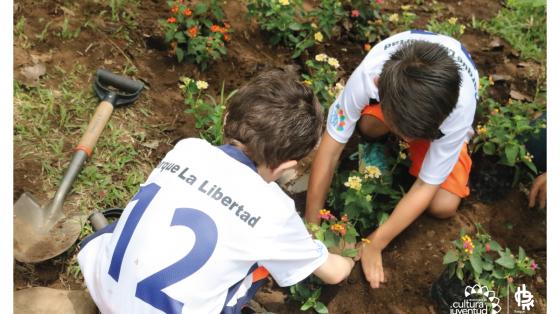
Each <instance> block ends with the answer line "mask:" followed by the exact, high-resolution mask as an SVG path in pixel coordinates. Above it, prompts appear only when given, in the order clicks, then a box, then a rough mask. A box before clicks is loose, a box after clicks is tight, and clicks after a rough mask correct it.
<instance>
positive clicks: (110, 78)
mask: <svg viewBox="0 0 560 314" xmlns="http://www.w3.org/2000/svg"><path fill="white" fill-rule="evenodd" d="M97 79H98V80H99V81H100V83H102V84H104V85H110V86H113V87H115V88H117V89H119V90H124V91H125V92H127V93H131V94H135V93H137V92H139V91H140V90H142V88H144V83H142V82H140V81H135V80H131V79H129V78H126V77H124V76H120V75H116V74H113V73H111V72H109V71H107V70H104V69H98V70H97Z"/></svg>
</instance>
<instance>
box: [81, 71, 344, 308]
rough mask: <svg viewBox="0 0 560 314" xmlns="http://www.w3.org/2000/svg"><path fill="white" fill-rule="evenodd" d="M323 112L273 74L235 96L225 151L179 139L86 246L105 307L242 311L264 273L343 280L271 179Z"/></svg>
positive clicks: (290, 163)
mask: <svg viewBox="0 0 560 314" xmlns="http://www.w3.org/2000/svg"><path fill="white" fill-rule="evenodd" d="M320 108H321V107H320V105H319V103H318V101H317V99H316V97H315V96H314V95H313V92H312V91H311V90H310V89H309V88H308V87H306V86H305V85H303V84H301V83H299V82H297V81H296V80H294V79H292V78H291V77H290V76H289V75H288V74H286V73H284V72H282V71H279V70H275V71H270V72H266V73H263V74H262V75H259V76H258V77H256V78H255V79H254V80H252V81H251V82H250V83H249V84H247V85H246V86H244V87H243V88H241V89H240V90H239V91H238V92H237V93H236V94H235V95H234V96H233V98H232V99H231V101H230V103H229V106H228V108H227V110H226V114H225V125H224V137H225V139H226V143H228V144H226V145H223V146H219V147H216V146H212V145H211V144H209V143H208V142H206V141H204V140H201V139H195V138H190V139H185V140H182V141H180V142H179V143H178V144H177V145H176V146H175V148H174V149H173V150H171V151H170V152H169V153H168V154H167V155H166V156H165V158H164V159H163V160H162V161H161V162H160V164H159V165H158V166H157V167H156V168H155V169H154V170H153V171H152V173H151V174H150V176H149V178H148V179H147V181H146V182H145V183H144V184H142V185H141V187H140V191H139V192H138V193H137V194H136V195H135V196H134V197H133V198H132V200H131V201H130V202H129V203H128V205H127V206H126V208H125V210H124V213H123V215H122V217H121V218H120V219H119V221H118V222H117V223H115V224H112V225H110V226H108V227H106V228H104V229H102V230H100V231H99V232H97V233H95V234H94V235H93V236H91V237H90V238H87V239H86V240H85V241H84V242H83V243H82V245H81V251H80V253H79V254H78V261H79V264H80V267H81V269H82V273H83V275H84V279H85V282H86V284H87V286H88V289H89V292H90V294H91V296H92V297H93V300H94V301H95V303H96V304H97V306H98V307H99V309H100V311H101V312H102V313H220V312H221V313H239V312H240V310H241V307H242V306H243V305H244V304H246V303H247V302H248V301H249V300H250V298H251V297H252V295H253V294H254V293H255V291H256V289H257V288H258V287H259V285H261V284H262V283H263V281H264V279H266V277H267V275H268V274H269V273H270V275H272V277H273V278H274V279H275V280H276V282H277V283H278V284H279V285H280V286H289V285H293V284H295V283H297V282H299V281H301V280H303V279H304V278H306V277H307V276H309V275H310V274H312V273H314V274H315V275H317V276H318V277H319V278H321V279H322V280H323V281H325V282H326V283H331V284H334V283H338V282H340V281H341V280H343V279H344V278H345V277H347V276H348V274H349V273H350V270H351V269H352V267H353V265H354V262H353V261H352V260H351V259H350V258H346V257H342V256H340V255H334V254H330V253H329V252H328V251H327V249H326V247H325V246H324V245H323V244H322V243H321V242H319V241H317V240H313V239H312V238H311V236H310V235H309V233H308V231H307V230H306V228H305V225H304V223H303V221H302V219H301V218H300V217H299V216H298V214H297V212H296V211H295V207H294V202H293V200H292V199H290V198H289V197H288V196H287V195H286V194H285V193H284V192H283V191H282V190H281V189H280V187H279V186H278V185H277V184H276V183H274V181H275V180H276V179H278V177H279V176H280V175H281V174H282V173H283V171H285V170H286V169H289V168H292V167H294V166H295V165H296V164H297V161H298V160H299V159H301V158H303V157H304V156H306V155H307V154H308V153H309V152H310V151H311V150H312V149H313V148H314V147H315V146H316V144H317V142H318V140H319V137H320V134H321V125H322V121H323V119H322V112H321V109H320Z"/></svg>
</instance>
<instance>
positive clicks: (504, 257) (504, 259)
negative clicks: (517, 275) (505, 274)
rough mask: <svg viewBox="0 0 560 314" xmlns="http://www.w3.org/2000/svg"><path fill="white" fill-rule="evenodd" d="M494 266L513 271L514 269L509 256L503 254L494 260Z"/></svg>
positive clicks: (513, 261)
mask: <svg viewBox="0 0 560 314" xmlns="http://www.w3.org/2000/svg"><path fill="white" fill-rule="evenodd" d="M496 264H498V265H501V266H504V267H505V268H507V269H513V268H514V267H515V260H514V259H513V258H512V257H511V255H509V254H504V255H502V257H500V258H498V259H497V260H496Z"/></svg>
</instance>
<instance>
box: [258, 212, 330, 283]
mask: <svg viewBox="0 0 560 314" xmlns="http://www.w3.org/2000/svg"><path fill="white" fill-rule="evenodd" d="M282 231H284V232H283V233H282V234H279V235H278V237H277V239H276V241H275V242H274V244H273V245H274V247H272V248H270V253H271V254H269V256H268V258H267V259H266V260H262V261H260V262H259V265H261V266H264V267H265V268H266V269H267V270H268V271H269V272H270V274H271V275H272V277H273V278H274V280H276V282H277V283H278V285H280V286H281V287H286V286H291V285H294V284H296V283H298V282H300V281H302V280H303V279H305V278H307V277H308V276H309V275H311V273H313V272H314V271H315V270H316V269H317V268H319V267H320V266H321V265H323V263H325V261H326V260H327V257H328V256H329V252H328V250H327V248H326V247H325V245H324V244H323V243H322V242H321V241H318V240H313V239H312V238H311V235H310V234H309V233H308V232H307V229H306V228H305V225H304V224H303V221H302V220H301V217H299V216H298V215H297V213H296V212H295V211H294V213H293V215H291V216H290V218H289V219H288V221H287V222H286V224H285V225H284V227H283V228H282Z"/></svg>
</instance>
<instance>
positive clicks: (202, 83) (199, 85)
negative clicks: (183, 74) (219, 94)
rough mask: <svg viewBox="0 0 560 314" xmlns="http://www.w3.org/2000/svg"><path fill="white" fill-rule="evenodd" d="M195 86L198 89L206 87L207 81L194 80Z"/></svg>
mask: <svg viewBox="0 0 560 314" xmlns="http://www.w3.org/2000/svg"><path fill="white" fill-rule="evenodd" d="M196 88H198V89H207V88H208V83H207V82H205V81H196Z"/></svg>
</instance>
